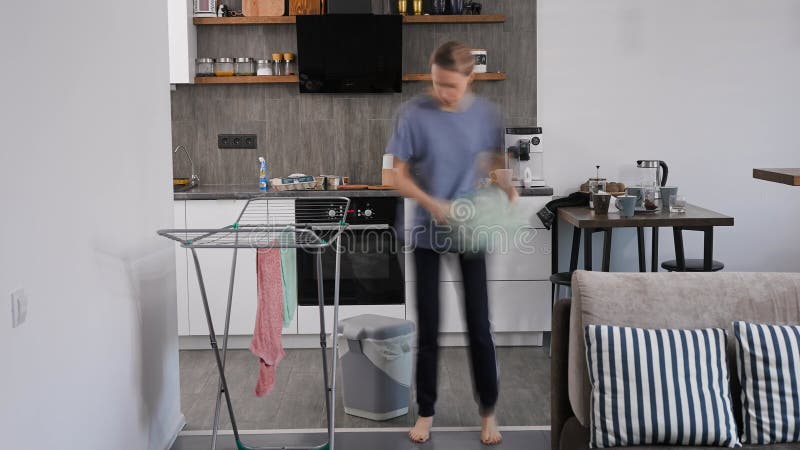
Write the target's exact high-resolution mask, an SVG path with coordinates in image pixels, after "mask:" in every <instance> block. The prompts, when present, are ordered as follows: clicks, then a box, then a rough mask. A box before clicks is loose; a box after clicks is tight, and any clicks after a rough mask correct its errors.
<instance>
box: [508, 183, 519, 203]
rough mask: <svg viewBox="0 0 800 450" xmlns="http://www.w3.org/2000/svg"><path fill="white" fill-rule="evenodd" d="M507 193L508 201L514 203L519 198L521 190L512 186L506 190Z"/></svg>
mask: <svg viewBox="0 0 800 450" xmlns="http://www.w3.org/2000/svg"><path fill="white" fill-rule="evenodd" d="M506 194H508V201H510V202H511V203H514V202H515V201H517V199H518V198H519V192H517V190H516V189H514V187H513V186H512V187H511V188H510V189H508V190H506Z"/></svg>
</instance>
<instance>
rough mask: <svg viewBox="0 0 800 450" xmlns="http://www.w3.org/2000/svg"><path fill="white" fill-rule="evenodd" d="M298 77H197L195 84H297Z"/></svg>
mask: <svg viewBox="0 0 800 450" xmlns="http://www.w3.org/2000/svg"><path fill="white" fill-rule="evenodd" d="M299 81H300V79H299V78H298V77H297V75H267V76H260V77H259V76H255V77H195V79H194V83H195V84H267V83H283V84H286V83H297V82H299Z"/></svg>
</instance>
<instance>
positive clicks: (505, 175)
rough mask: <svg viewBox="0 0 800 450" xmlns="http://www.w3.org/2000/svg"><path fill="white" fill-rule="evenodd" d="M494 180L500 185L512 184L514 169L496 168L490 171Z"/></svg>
mask: <svg viewBox="0 0 800 450" xmlns="http://www.w3.org/2000/svg"><path fill="white" fill-rule="evenodd" d="M489 176H490V177H491V179H492V182H494V183H495V184H497V185H498V186H500V187H508V186H511V181H512V171H511V169H496V170H493V171H491V172H490V173H489Z"/></svg>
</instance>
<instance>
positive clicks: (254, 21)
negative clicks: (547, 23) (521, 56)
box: [193, 14, 506, 25]
mask: <svg viewBox="0 0 800 450" xmlns="http://www.w3.org/2000/svg"><path fill="white" fill-rule="evenodd" d="M295 17H296V16H278V17H195V18H193V22H194V24H195V25H286V24H293V23H295V22H296V19H295ZM505 21H506V16H504V15H502V14H479V15H460V16H456V15H452V16H403V23H406V24H415V23H502V22H505Z"/></svg>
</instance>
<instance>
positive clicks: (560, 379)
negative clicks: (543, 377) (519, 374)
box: [550, 298, 575, 450]
mask: <svg viewBox="0 0 800 450" xmlns="http://www.w3.org/2000/svg"><path fill="white" fill-rule="evenodd" d="M571 304H572V301H571V300H570V299H568V298H566V299H560V300H558V301H556V303H555V305H554V306H553V327H552V334H551V338H550V352H551V354H552V359H551V361H550V443H551V448H552V450H559V446H560V444H561V442H560V441H561V439H560V438H561V429H562V428H563V427H564V423H565V422H566V421H567V419H569V418H570V417H574V416H575V413H574V412H572V406H570V403H569V388H568V386H569V380H568V377H567V373H568V370H569V364H568V361H569V313H570V306H571Z"/></svg>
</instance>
